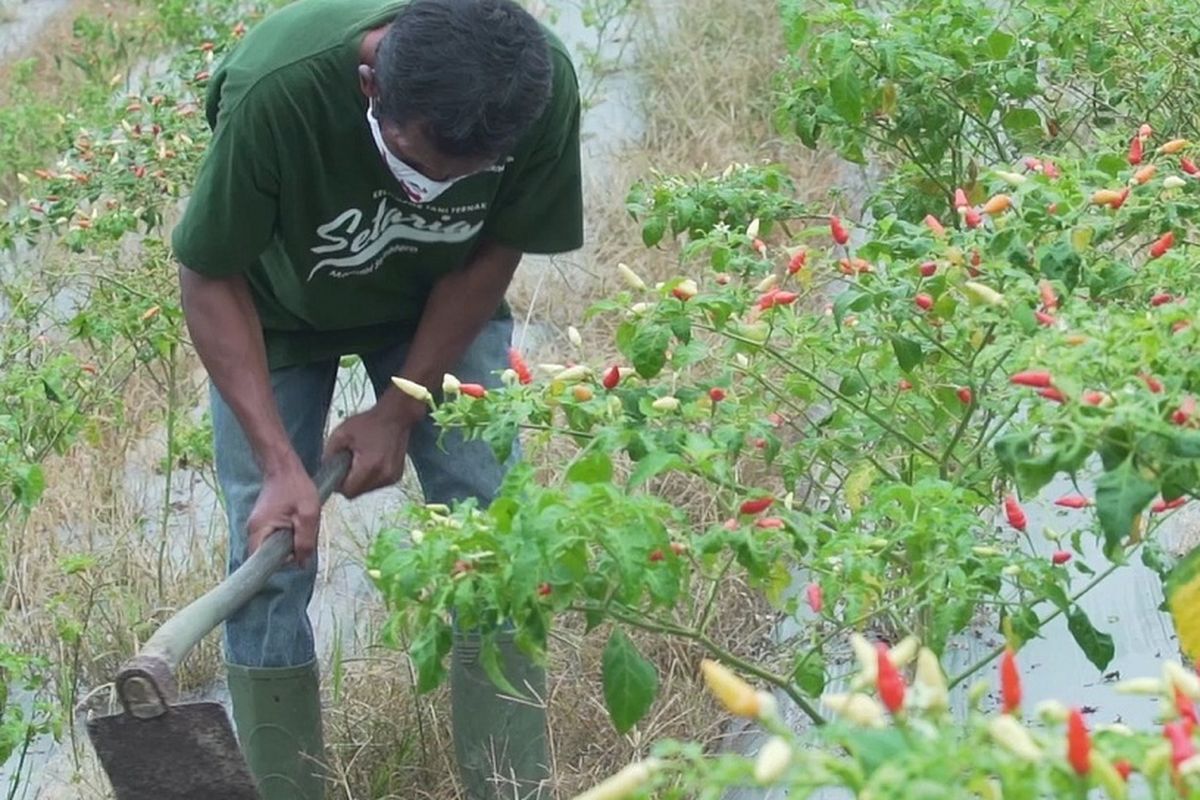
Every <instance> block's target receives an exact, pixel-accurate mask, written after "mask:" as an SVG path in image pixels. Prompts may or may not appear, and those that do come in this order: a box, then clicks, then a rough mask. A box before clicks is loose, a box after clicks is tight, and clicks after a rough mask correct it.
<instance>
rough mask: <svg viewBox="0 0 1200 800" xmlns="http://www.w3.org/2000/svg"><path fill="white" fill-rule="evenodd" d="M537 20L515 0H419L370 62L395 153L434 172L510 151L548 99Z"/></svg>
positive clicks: (443, 173)
mask: <svg viewBox="0 0 1200 800" xmlns="http://www.w3.org/2000/svg"><path fill="white" fill-rule="evenodd" d="M551 72H552V67H551V63H550V52H549V48H548V44H547V42H546V37H545V34H544V32H543V31H542V28H541V26H540V25H539V24H538V22H537V21H536V20H535V19H534V18H533V17H532V16H531V15H530V14H529V13H528V12H526V11H525V10H524V9H522V8H521V7H520V6H519V5H517V4H516V3H515V2H513V0H411V2H410V3H408V4H406V5H405V6H404V7H403V8H402V9H401V11H400V12H399V14H398V15H397V16H396V18H395V20H394V21H393V22H392V24H391V26H390V27H389V28H388V30H387V32H386V33H385V34H384V36H383V38H382V40H381V41H380V43H379V47H378V49H377V50H376V53H375V64H374V67H373V68H371V67H367V66H365V65H364V66H362V67H360V70H359V74H360V77H361V79H362V88H363V91H364V92H365V93H366V94H367V95H368V96H369V97H371V98H372V100H373V106H374V111H375V115H376V117H377V118H378V120H379V127H380V130H381V132H382V138H383V141H384V144H385V145H386V146H387V149H388V150H389V151H390V152H391V153H392V155H393V156H395V157H396V158H398V159H400V160H401V161H404V162H405V163H407V164H408V165H409V166H411V167H412V168H414V169H415V170H417V171H418V172H420V173H422V174H423V175H425V176H426V177H428V178H431V179H433V180H436V181H441V180H446V179H450V178H455V177H461V176H462V175H466V174H469V173H471V172H475V171H477V170H479V169H482V168H484V167H486V166H489V165H490V164H492V163H495V161H496V160H497V159H498V158H500V157H501V156H503V155H505V154H506V153H508V152H509V151H510V150H511V149H512V148H513V146H514V145H515V144H516V143H517V141H518V140H519V139H520V138H521V136H522V135H523V134H524V133H525V132H526V131H527V130H528V129H529V126H530V125H531V124H532V123H533V122H534V121H535V120H537V118H538V117H539V116H540V115H541V113H542V111H543V110H544V109H545V107H546V103H547V102H548V101H549V99H550V91H551V78H552V75H551Z"/></svg>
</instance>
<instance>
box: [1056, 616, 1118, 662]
mask: <svg viewBox="0 0 1200 800" xmlns="http://www.w3.org/2000/svg"><path fill="white" fill-rule="evenodd" d="M1067 630H1069V631H1070V632H1071V636H1073V637H1075V643H1076V644H1078V645H1079V648H1080V649H1081V650H1083V654H1084V655H1085V656H1087V659H1088V661H1090V662H1092V663H1093V664H1094V665H1095V666H1096V669H1098V670H1100V671H1102V672H1103V671H1104V670H1105V669H1107V668H1108V665H1109V664H1111V663H1112V660H1113V656H1114V655H1115V654H1116V648H1115V647H1114V646H1113V638H1112V636H1110V635H1108V634H1107V633H1101V632H1100V631H1098V630H1096V628H1095V627H1094V626H1093V625H1092V621H1091V620H1090V619H1088V615H1087V613H1086V612H1085V611H1084V610H1083V609H1082V608H1080V607H1079V606H1075V607H1074V608H1072V609H1071V613H1070V614H1068V615H1067Z"/></svg>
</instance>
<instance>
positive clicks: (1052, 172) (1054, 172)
mask: <svg viewBox="0 0 1200 800" xmlns="http://www.w3.org/2000/svg"><path fill="white" fill-rule="evenodd" d="M1042 171H1043V173H1044V174H1045V175H1046V177H1047V178H1050V179H1051V180H1054V179H1055V178H1057V177H1059V176H1060V175H1061V174H1062V173H1060V172H1059V171H1058V167H1056V166H1054V162H1053V161H1047V162H1045V163H1044V164H1043V165H1042Z"/></svg>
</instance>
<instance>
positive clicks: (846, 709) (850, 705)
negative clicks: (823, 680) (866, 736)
mask: <svg viewBox="0 0 1200 800" xmlns="http://www.w3.org/2000/svg"><path fill="white" fill-rule="evenodd" d="M821 700H823V701H824V703H825V705H827V706H829V708H830V710H831V711H833V712H834V713H835V714H838V715H839V716H842V717H845V718H846V719H847V720H849V721H850V722H852V723H854V724H855V725H859V726H861V727H864V728H884V727H887V718H886V717H885V716H884V711H883V707H882V706H880V705H879V703H877V702H875V700H874V698H871V697H868V696H867V695H865V694H863V693H861V692H854V693H852V694H827V695H825V696H824V697H822V698H821Z"/></svg>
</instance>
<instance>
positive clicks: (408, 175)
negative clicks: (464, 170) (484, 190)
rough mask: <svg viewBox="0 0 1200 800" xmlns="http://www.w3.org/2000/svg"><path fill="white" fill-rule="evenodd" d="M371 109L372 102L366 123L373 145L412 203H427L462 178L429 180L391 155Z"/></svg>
mask: <svg viewBox="0 0 1200 800" xmlns="http://www.w3.org/2000/svg"><path fill="white" fill-rule="evenodd" d="M373 109H374V103H372V104H370V105H368V107H367V124H368V125H369V126H370V127H371V135H372V136H373V137H375V146H376V147H378V148H379V154H380V155H382V156H383V160H384V162H386V163H387V166H388V169H389V170H390V171H391V173H392V175H393V176H394V177H395V178H396V180H397V181H398V182H399V183H400V186H401V187H402V188H403V189H404V193H405V194H407V195H408V199H409V200H411V201H413V202H414V203H428V202H430V201H431V200H433V199H435V198H436V197H437V196H438V195H440V194H442V192H444V191H446V190H447V189H449V188H450V187H451V186H453V185H454V184H456V183H458V182H459V181H460V180H462V178H451V179H450V180H448V181H435V180H431V179H430V178H426V177H425V176H424V175H422V174H421V173H420V172H417V171H416V170H415V169H413V168H412V167H410V166H409V165H408V164H405V163H404V162H403V161H401V160H400V159H398V158H396V157H395V156H394V155H392V151H391V150H389V149H388V148H387V145H386V144H384V142H383V131H381V130H380V128H379V120H378V119H376V118H375V114H374V113H372V111H373ZM463 177H466V176H463Z"/></svg>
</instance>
